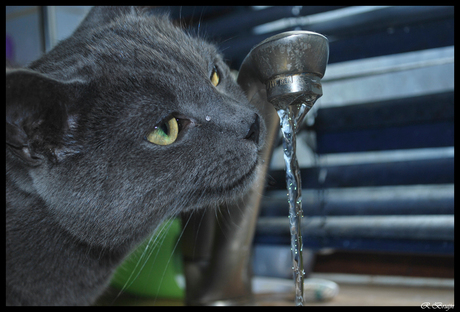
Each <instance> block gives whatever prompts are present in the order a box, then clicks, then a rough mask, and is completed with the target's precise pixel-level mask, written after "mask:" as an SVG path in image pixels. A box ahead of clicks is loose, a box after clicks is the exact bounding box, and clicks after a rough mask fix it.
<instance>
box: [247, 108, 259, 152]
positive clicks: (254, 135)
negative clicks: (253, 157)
mask: <svg viewBox="0 0 460 312" xmlns="http://www.w3.org/2000/svg"><path fill="white" fill-rule="evenodd" d="M259 131H260V123H259V115H257V114H256V118H255V120H254V122H253V123H252V125H251V127H249V130H248V133H247V134H246V136H245V137H244V138H245V139H246V140H250V141H253V142H254V143H256V144H257V145H259Z"/></svg>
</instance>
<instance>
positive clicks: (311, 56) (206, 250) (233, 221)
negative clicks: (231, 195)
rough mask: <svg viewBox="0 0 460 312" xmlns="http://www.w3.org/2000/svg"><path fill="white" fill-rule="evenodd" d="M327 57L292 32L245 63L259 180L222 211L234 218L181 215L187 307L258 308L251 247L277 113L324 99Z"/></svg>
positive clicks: (306, 35) (242, 78) (312, 36)
mask: <svg viewBox="0 0 460 312" xmlns="http://www.w3.org/2000/svg"><path fill="white" fill-rule="evenodd" d="M328 57H329V45H328V41H327V39H326V37H324V36H323V35H320V34H317V33H314V32H308V31H290V32H284V33H281V34H278V35H275V36H272V37H270V38H268V39H266V40H264V41H262V42H261V43H260V44H258V45H257V46H255V47H254V48H253V49H252V50H251V51H250V52H249V54H248V55H247V56H246V58H245V59H244V61H243V63H242V65H241V68H240V71H239V75H238V78H237V82H238V84H239V85H240V86H241V87H242V89H243V90H244V91H245V93H246V96H247V98H248V99H249V101H250V103H251V104H252V105H254V106H255V107H256V108H257V109H258V110H259V113H260V115H261V116H262V117H263V118H264V120H265V124H266V127H267V139H266V142H265V146H264V148H263V152H262V154H261V157H262V162H261V164H260V168H259V176H258V177H257V179H256V181H255V183H254V184H253V187H252V189H251V190H250V191H249V192H248V193H246V194H245V195H244V196H243V197H242V198H240V199H239V200H238V202H236V203H235V204H233V205H231V206H227V207H222V208H224V209H222V211H223V212H225V211H230V213H228V214H226V213H219V214H216V213H215V212H213V211H210V210H205V211H201V212H200V213H197V212H195V213H194V214H193V215H191V216H183V218H182V220H183V224H186V223H188V224H187V226H186V228H185V233H184V235H183V236H182V252H183V256H184V273H185V278H186V298H185V303H186V304H189V305H243V304H251V303H254V297H253V294H252V289H251V278H252V273H251V265H250V260H251V244H252V240H253V237H254V233H255V227H256V222H257V217H258V213H259V208H260V202H261V197H262V193H263V191H264V186H265V176H266V173H267V171H268V167H269V164H270V159H271V155H272V151H273V146H274V142H275V138H276V137H277V133H278V129H279V117H278V114H277V113H276V110H277V109H284V108H286V107H288V106H289V105H297V104H306V105H304V106H303V108H302V109H301V110H300V111H299V115H303V116H304V114H306V113H307V112H308V111H309V110H310V109H311V107H312V106H313V104H314V103H315V101H316V100H317V99H318V98H319V97H320V96H321V95H322V94H323V93H322V88H321V78H322V77H323V75H324V73H325V70H326V64H327V60H328ZM297 106H298V107H300V105H297ZM287 213H288V212H287V211H286V214H287ZM197 242H199V243H197Z"/></svg>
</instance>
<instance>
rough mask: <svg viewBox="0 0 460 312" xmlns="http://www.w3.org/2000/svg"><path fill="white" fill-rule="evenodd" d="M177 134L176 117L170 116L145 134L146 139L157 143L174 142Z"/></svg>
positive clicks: (168, 143) (166, 143)
mask: <svg viewBox="0 0 460 312" xmlns="http://www.w3.org/2000/svg"><path fill="white" fill-rule="evenodd" d="M178 134H179V124H178V123H177V120H176V118H174V117H170V118H168V119H166V120H164V121H163V122H162V123H161V124H160V125H158V126H156V127H155V129H154V130H153V131H152V132H150V133H149V134H148V135H147V141H149V142H151V143H153V144H157V145H170V144H172V143H174V142H175V141H176V139H177V135H178Z"/></svg>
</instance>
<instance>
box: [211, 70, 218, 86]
mask: <svg viewBox="0 0 460 312" xmlns="http://www.w3.org/2000/svg"><path fill="white" fill-rule="evenodd" d="M210 79H211V83H212V85H213V86H214V87H217V85H218V84H219V82H220V76H219V72H218V71H217V68H216V66H214V68H213V69H212V73H211V78H210Z"/></svg>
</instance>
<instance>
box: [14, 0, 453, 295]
mask: <svg viewBox="0 0 460 312" xmlns="http://www.w3.org/2000/svg"><path fill="white" fill-rule="evenodd" d="M90 8H91V7H89V6H85V7H81V6H66V7H54V6H43V7H35V6H29V7H27V6H21V7H16V6H9V7H8V6H7V7H6V58H7V60H9V61H10V62H11V63H14V64H17V65H26V64H27V63H29V62H31V61H33V60H35V59H37V58H38V57H40V55H42V54H43V53H44V52H46V51H49V50H50V49H51V48H52V47H53V46H54V45H56V43H57V42H59V40H62V39H64V38H66V37H68V36H69V35H70V34H71V33H72V31H73V30H74V29H75V28H76V27H77V25H78V24H79V22H80V21H81V20H82V19H83V18H84V16H85V15H86V13H87V12H88V11H89V10H90ZM153 10H154V11H167V12H170V15H171V17H172V19H173V20H175V21H177V22H178V23H180V24H182V25H183V26H185V27H188V28H191V29H193V31H194V32H195V33H197V34H199V35H200V36H203V37H205V38H207V39H209V40H211V41H213V42H215V43H216V44H217V45H218V46H219V47H220V49H221V51H222V53H223V54H224V56H225V59H226V61H227V62H228V64H229V65H230V66H231V68H232V69H234V70H238V68H239V66H240V64H241V63H242V61H243V59H244V57H245V56H246V54H247V53H248V52H249V50H250V49H251V48H252V47H253V46H254V45H256V44H257V43H259V42H261V41H262V40H264V39H265V38H268V37H270V36H272V35H274V34H277V33H280V32H283V31H289V30H310V31H316V32H319V33H321V34H323V35H325V36H326V37H327V38H328V39H329V43H330V56H329V65H328V67H327V69H326V74H325V76H324V78H323V80H322V83H323V93H324V95H323V97H322V98H320V99H319V100H318V102H317V103H316V104H315V106H314V107H313V109H312V111H311V112H310V113H309V116H307V118H306V121H305V122H304V124H303V125H302V127H301V131H300V132H299V134H298V136H299V138H298V147H297V149H298V152H297V155H298V158H299V164H300V167H301V176H302V188H303V191H302V195H303V196H302V197H303V199H302V202H303V209H304V216H305V217H304V218H306V220H307V222H308V226H306V227H304V228H303V232H304V242H303V243H304V253H305V255H304V258H305V271H306V272H307V276H309V277H317V278H318V277H319V278H326V279H328V280H333V281H335V282H337V283H339V284H340V285H341V294H342V295H345V294H346V289H347V288H343V287H342V285H355V286H356V287H361V286H362V287H363V288H362V289H361V290H360V291H361V292H360V293H361V294H362V293H363V292H365V291H366V289H368V286H369V285H372V286H374V287H380V286H386V287H387V286H392V287H393V288H394V287H403V288H404V289H412V288H410V287H419V288H417V289H419V290H420V291H421V289H422V288H423V287H425V288H426V287H428V288H429V289H431V290H430V293H431V294H433V291H434V290H433V289H440V290H446V291H447V293H446V292H444V293H443V294H447V297H446V298H452V299H451V303H453V285H454V282H453V277H454V262H453V260H454V257H453V255H454V8H453V7H444V6H433V7H430V6H423V7H419V6H416V7H404V6H371V7H363V6H276V7H269V6H219V7H212V6H207V7H194V6H190V7H187V6H182V7H158V8H155V9H153ZM284 179H285V178H284V162H283V156H282V150H281V147H280V146H279V147H278V148H277V149H276V150H275V151H274V154H273V159H272V163H271V170H270V175H269V178H268V183H267V184H268V185H267V187H266V192H265V195H264V200H263V207H262V208H261V213H260V218H259V224H258V227H257V230H256V235H255V239H254V245H253V246H254V257H253V271H254V274H255V275H256V276H264V277H274V278H286V279H288V278H292V272H291V259H290V251H289V249H290V245H289V244H290V240H289V230H288V229H286V231H285V232H280V233H274V232H273V231H271V230H270V228H269V227H267V226H266V224H267V223H266V222H265V221H266V220H270V219H271V220H275V219H277V218H278V219H280V218H283V219H284V218H286V216H287V215H288V205H287V202H286V191H285V181H284ZM350 287H351V286H350ZM395 289H396V288H395ZM344 291H345V293H344ZM380 293H384V292H382V290H381V289H380ZM416 294H418V295H419V297H417V296H416V295H414V296H415V298H419V299H413V301H410V300H409V299H407V300H409V301H400V302H399V301H398V302H399V304H405V303H411V304H414V303H416V302H418V301H420V302H419V303H418V304H421V303H422V302H423V300H422V299H423V298H425V297H423V296H422V295H420V292H416ZM450 294H451V295H450ZM350 296H352V295H350ZM383 296H385V293H384V295H383ZM396 296H397V295H396ZM439 296H441V294H439ZM354 297H355V298H356V294H355V295H354ZM388 297H389V298H390V297H393V300H394V298H395V294H394V293H393V294H388ZM403 297H404V295H403ZM405 297H406V298H407V297H408V296H407V295H406V296H405ZM442 298H444V297H442ZM337 300H339V299H337ZM344 300H345V299H344ZM360 300H361V302H365V299H360ZM373 300H374V299H373ZM375 300H377V299H375ZM384 300H386V299H384ZM388 300H390V299H388ZM417 300H418V301H417ZM433 300H437V299H433ZM446 300H447V299H446ZM424 301H429V300H424ZM438 301H442V299H439V300H438ZM339 302H340V301H339ZM372 302H373V303H375V302H376V301H371V302H370V303H372ZM346 303H347V302H346V301H345V302H342V304H346ZM386 303H387V304H388V303H391V302H388V301H386ZM444 303H446V304H447V303H448V302H444ZM355 304H359V302H355Z"/></svg>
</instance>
